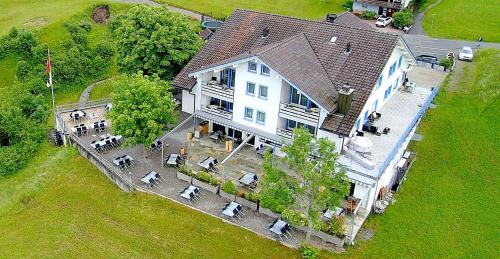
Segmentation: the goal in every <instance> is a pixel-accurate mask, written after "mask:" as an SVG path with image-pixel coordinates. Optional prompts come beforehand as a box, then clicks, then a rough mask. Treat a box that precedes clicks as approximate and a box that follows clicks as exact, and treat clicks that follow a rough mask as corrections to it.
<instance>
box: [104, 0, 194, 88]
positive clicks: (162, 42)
mask: <svg viewBox="0 0 500 259" xmlns="http://www.w3.org/2000/svg"><path fill="white" fill-rule="evenodd" d="M112 28H113V29H112V31H113V37H114V38H115V39H116V44H117V46H119V48H118V54H119V59H118V62H119V64H120V66H121V68H122V69H123V70H124V71H126V72H129V73H136V72H137V71H143V73H144V74H146V75H152V74H158V75H159V76H160V77H161V78H164V79H169V78H171V77H173V76H174V75H175V74H176V73H177V72H178V71H180V69H181V68H182V67H183V66H184V65H185V63H186V62H187V61H189V59H191V57H193V56H194V55H195V54H196V53H197V52H198V49H199V48H200V46H201V44H202V42H201V39H200V37H198V35H197V34H196V32H195V30H194V29H193V28H191V26H190V25H189V23H188V21H187V19H186V18H185V17H184V16H183V15H181V14H177V13H172V12H170V11H168V9H167V8H155V7H148V6H145V5H141V6H136V7H133V8H131V9H130V10H129V11H128V13H127V14H126V15H124V16H121V17H118V18H117V19H116V20H115V21H114V22H113V25H112Z"/></svg>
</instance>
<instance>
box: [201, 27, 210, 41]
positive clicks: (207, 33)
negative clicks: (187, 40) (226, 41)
mask: <svg viewBox="0 0 500 259" xmlns="http://www.w3.org/2000/svg"><path fill="white" fill-rule="evenodd" d="M212 34H214V33H213V32H212V31H211V30H210V29H208V28H207V29H204V30H202V31H200V33H198V35H200V38H202V39H203V40H208V39H209V38H210V36H212Z"/></svg>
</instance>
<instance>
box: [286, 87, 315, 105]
mask: <svg viewBox="0 0 500 259" xmlns="http://www.w3.org/2000/svg"><path fill="white" fill-rule="evenodd" d="M290 103H294V104H298V105H302V106H305V107H307V108H318V106H317V105H316V104H315V103H313V102H312V101H311V100H310V99H309V98H307V96H305V95H304V94H302V93H301V92H299V91H298V90H297V88H295V87H293V86H290Z"/></svg>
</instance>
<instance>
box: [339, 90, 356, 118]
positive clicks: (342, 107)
mask: <svg viewBox="0 0 500 259" xmlns="http://www.w3.org/2000/svg"><path fill="white" fill-rule="evenodd" d="M353 92H354V89H352V88H351V86H349V84H345V85H344V86H342V87H341V88H340V90H339V101H338V102H337V112H338V113H340V114H344V115H345V114H347V112H349V109H351V104H352V97H353V94H352V93H353Z"/></svg>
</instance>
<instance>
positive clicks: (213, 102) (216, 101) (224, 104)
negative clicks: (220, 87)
mask: <svg viewBox="0 0 500 259" xmlns="http://www.w3.org/2000/svg"><path fill="white" fill-rule="evenodd" d="M210 105H217V106H220V107H222V108H224V110H226V111H230V112H231V111H233V103H232V102H228V101H224V100H221V99H218V98H214V97H212V98H211V99H210Z"/></svg>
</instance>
